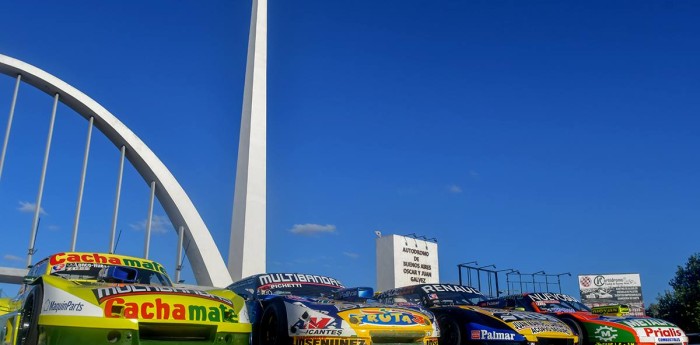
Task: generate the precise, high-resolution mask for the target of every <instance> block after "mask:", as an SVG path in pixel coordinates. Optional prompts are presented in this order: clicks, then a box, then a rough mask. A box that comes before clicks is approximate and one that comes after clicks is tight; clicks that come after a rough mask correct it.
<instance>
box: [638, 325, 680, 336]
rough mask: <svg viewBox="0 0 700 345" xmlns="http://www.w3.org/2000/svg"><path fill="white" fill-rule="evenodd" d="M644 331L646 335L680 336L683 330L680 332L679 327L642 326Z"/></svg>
mask: <svg viewBox="0 0 700 345" xmlns="http://www.w3.org/2000/svg"><path fill="white" fill-rule="evenodd" d="M644 333H645V334H646V336H647V337H650V336H655V337H680V336H681V335H683V332H681V330H680V329H678V328H651V327H645V328H644Z"/></svg>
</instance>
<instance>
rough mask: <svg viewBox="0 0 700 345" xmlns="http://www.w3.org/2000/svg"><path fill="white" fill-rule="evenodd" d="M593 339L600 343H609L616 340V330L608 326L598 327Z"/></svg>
mask: <svg viewBox="0 0 700 345" xmlns="http://www.w3.org/2000/svg"><path fill="white" fill-rule="evenodd" d="M593 337H594V338H597V339H599V340H600V341H604V342H607V341H611V340H613V339H615V338H617V329H615V328H613V327H610V326H598V327H597V328H596V329H595V331H594V332H593Z"/></svg>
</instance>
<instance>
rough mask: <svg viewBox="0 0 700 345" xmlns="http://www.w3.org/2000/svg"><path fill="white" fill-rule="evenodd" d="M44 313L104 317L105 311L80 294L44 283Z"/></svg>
mask: <svg viewBox="0 0 700 345" xmlns="http://www.w3.org/2000/svg"><path fill="white" fill-rule="evenodd" d="M40 313H41V314H42V315H71V316H94V317H102V314H103V311H102V308H100V307H99V306H97V305H94V304H92V303H90V302H88V301H86V300H84V299H82V298H80V297H78V296H75V295H73V294H71V293H68V292H66V291H64V290H62V289H60V288H57V287H55V286H53V285H51V284H44V298H43V300H42V305H41V311H40Z"/></svg>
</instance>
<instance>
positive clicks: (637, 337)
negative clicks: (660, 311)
mask: <svg viewBox="0 0 700 345" xmlns="http://www.w3.org/2000/svg"><path fill="white" fill-rule="evenodd" d="M570 315H572V316H574V317H575V318H577V319H578V320H579V321H581V322H582V324H583V325H584V327H585V328H586V331H587V334H588V336H589V337H590V338H591V339H592V340H594V341H597V342H635V343H641V342H645V343H681V342H686V343H687V342H688V337H687V336H686V334H685V332H684V331H683V330H682V329H680V328H679V327H678V326H676V325H675V324H673V323H670V322H668V321H664V320H661V319H656V318H651V317H637V316H601V315H596V314H593V313H587V312H576V313H571V314H570Z"/></svg>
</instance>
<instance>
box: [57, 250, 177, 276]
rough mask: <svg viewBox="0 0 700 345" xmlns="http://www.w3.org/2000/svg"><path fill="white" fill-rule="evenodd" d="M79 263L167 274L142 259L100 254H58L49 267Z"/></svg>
mask: <svg viewBox="0 0 700 345" xmlns="http://www.w3.org/2000/svg"><path fill="white" fill-rule="evenodd" d="M69 262H78V263H94V264H109V265H119V266H129V267H136V268H145V269H147V270H151V271H156V272H160V273H163V274H167V273H166V272H165V267H163V266H161V264H159V263H157V262H155V261H148V260H141V259H135V258H133V259H128V258H121V257H118V256H113V255H110V254H98V253H87V254H86V253H80V254H78V253H58V254H54V255H52V256H51V258H49V265H51V266H52V267H56V265H59V264H63V263H69Z"/></svg>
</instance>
